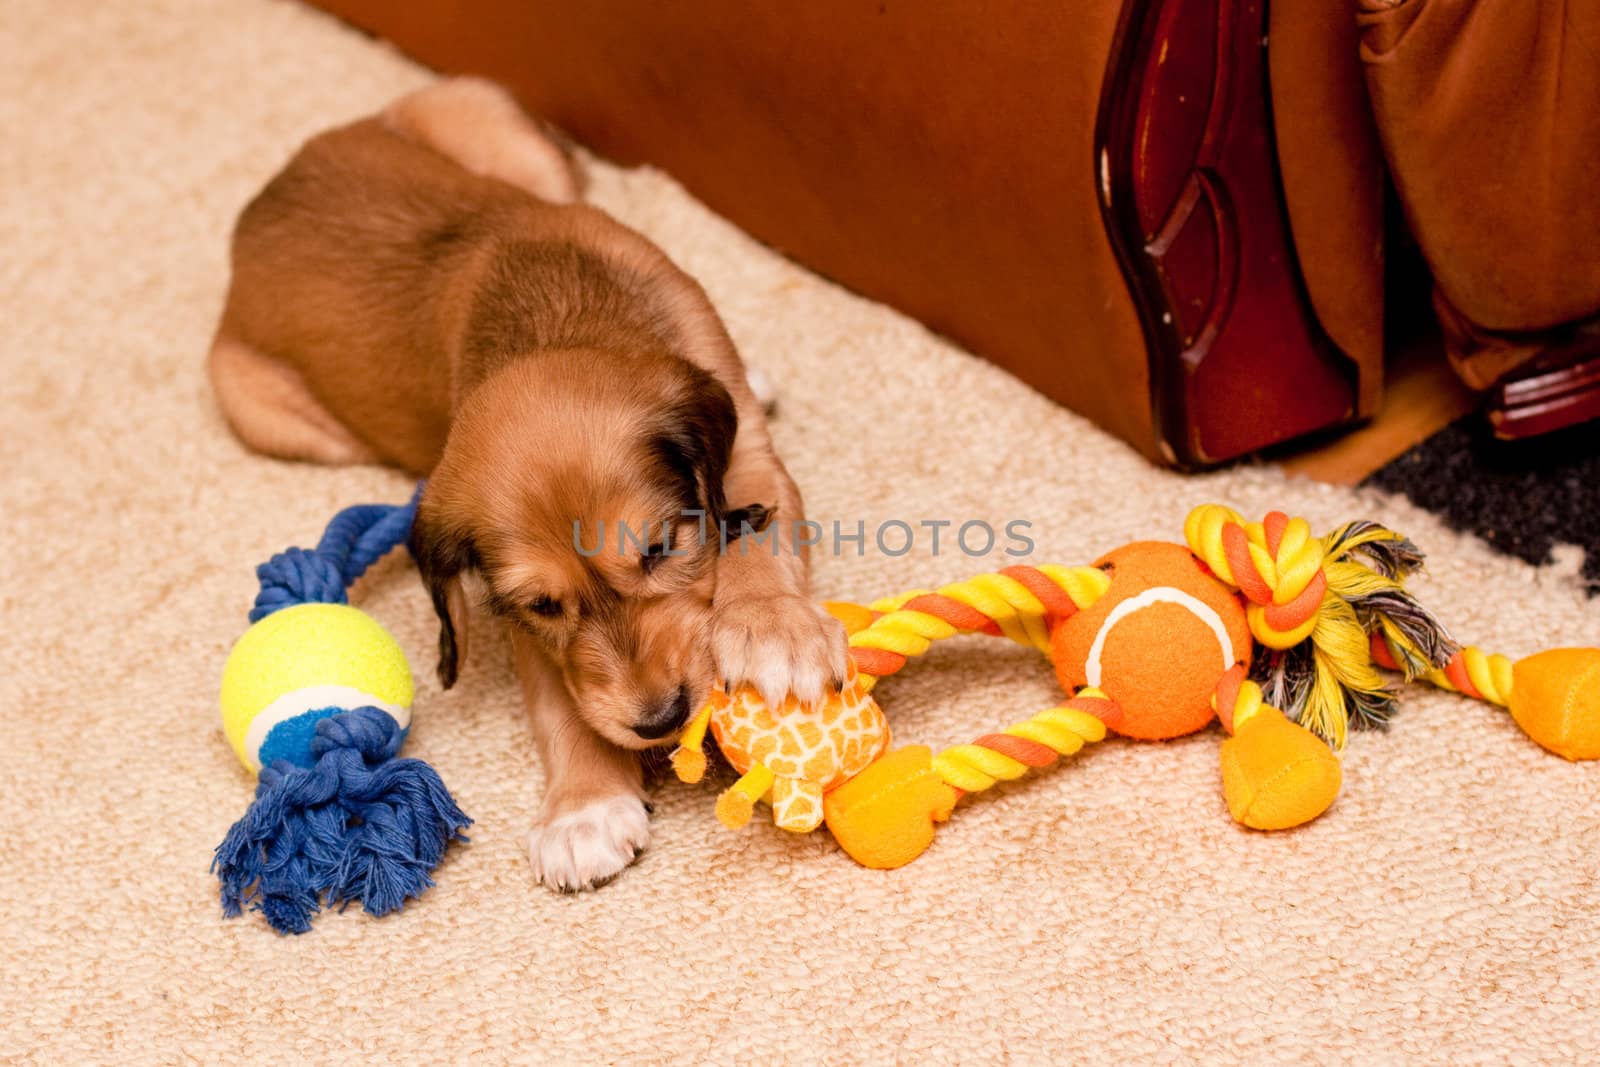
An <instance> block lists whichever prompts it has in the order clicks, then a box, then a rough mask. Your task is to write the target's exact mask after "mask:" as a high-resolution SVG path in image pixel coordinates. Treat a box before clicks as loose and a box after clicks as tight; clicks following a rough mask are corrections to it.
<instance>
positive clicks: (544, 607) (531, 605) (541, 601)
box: [528, 596, 561, 619]
mask: <svg viewBox="0 0 1600 1067" xmlns="http://www.w3.org/2000/svg"><path fill="white" fill-rule="evenodd" d="M528 610H529V611H531V612H533V613H534V614H535V615H539V616H542V617H543V618H546V619H554V618H558V617H559V616H560V615H561V601H559V600H551V599H550V598H549V597H547V596H541V597H535V598H534V599H532V600H530V601H529V602H528Z"/></svg>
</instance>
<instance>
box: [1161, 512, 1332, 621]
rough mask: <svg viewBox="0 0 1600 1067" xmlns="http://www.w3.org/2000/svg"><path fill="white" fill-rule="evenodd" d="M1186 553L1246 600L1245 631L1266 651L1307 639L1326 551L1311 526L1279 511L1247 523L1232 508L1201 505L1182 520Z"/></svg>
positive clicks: (1322, 586)
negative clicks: (1197, 558) (1247, 630)
mask: <svg viewBox="0 0 1600 1067" xmlns="http://www.w3.org/2000/svg"><path fill="white" fill-rule="evenodd" d="M1183 533H1184V538H1185V540H1187V541H1188V543H1189V550H1190V551H1191V552H1193V553H1194V554H1195V555H1196V556H1198V557H1200V559H1201V560H1203V561H1204V562H1205V565H1206V566H1207V567H1209V568H1211V572H1212V573H1213V574H1215V575H1216V576H1217V577H1218V578H1220V579H1222V580H1223V581H1224V582H1227V583H1228V584H1229V585H1231V586H1234V587H1235V588H1237V589H1238V590H1239V592H1240V593H1242V594H1243V595H1244V597H1245V599H1246V600H1247V601H1249V605H1248V607H1247V608H1246V609H1245V616H1246V618H1247V619H1248V621H1249V623H1250V633H1251V634H1252V635H1253V636H1254V637H1255V639H1256V640H1257V641H1259V642H1260V643H1261V644H1263V645H1265V646H1266V647H1267V648H1271V649H1277V650H1280V651H1282V650H1284V649H1289V648H1293V647H1294V646H1295V645H1298V644H1300V643H1301V642H1303V641H1304V640H1305V639H1306V638H1308V637H1310V636H1311V633H1312V631H1313V630H1315V629H1316V626H1317V617H1318V610H1319V609H1320V608H1321V607H1322V599H1323V597H1324V596H1325V595H1326V594H1327V591H1328V575H1327V573H1326V571H1325V570H1324V569H1323V564H1324V563H1325V562H1326V560H1327V552H1326V550H1325V549H1324V547H1323V544H1322V542H1321V541H1319V540H1318V539H1317V538H1316V537H1313V536H1312V534H1311V524H1310V523H1308V522H1306V520H1305V519H1300V518H1293V519H1291V518H1290V517H1289V516H1288V515H1285V514H1284V513H1283V512H1281V511H1270V512H1268V513H1267V515H1266V518H1264V519H1263V520H1262V521H1261V522H1246V521H1245V520H1244V519H1243V518H1241V517H1240V515H1239V513H1238V512H1236V511H1234V510H1233V509H1232V508H1229V507H1224V506H1222V505H1220V504H1205V505H1202V506H1200V507H1198V508H1195V509H1194V510H1193V511H1191V512H1190V513H1189V517H1188V518H1187V519H1186V520H1185V521H1184V524H1183Z"/></svg>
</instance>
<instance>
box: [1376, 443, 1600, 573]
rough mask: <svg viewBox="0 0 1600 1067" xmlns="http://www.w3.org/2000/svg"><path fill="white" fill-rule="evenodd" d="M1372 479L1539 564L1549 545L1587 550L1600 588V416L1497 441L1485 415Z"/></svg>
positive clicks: (1587, 566) (1587, 565)
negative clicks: (1547, 431) (1539, 434)
mask: <svg viewBox="0 0 1600 1067" xmlns="http://www.w3.org/2000/svg"><path fill="white" fill-rule="evenodd" d="M1364 484H1366V485H1372V486H1376V487H1378V488H1380V489H1385V490H1388V491H1389V492H1394V493H1403V494H1405V495H1406V496H1407V497H1409V498H1411V500H1412V501H1413V502H1414V503H1416V504H1417V505H1418V506H1419V507H1424V508H1427V509H1428V510H1429V511H1432V512H1434V513H1435V514H1437V515H1439V516H1440V517H1442V518H1443V519H1444V520H1445V521H1446V522H1448V523H1449V524H1450V525H1451V526H1452V527H1454V528H1455V529H1458V530H1466V531H1470V532H1472V533H1475V534H1477V535H1478V536H1479V537H1482V538H1483V539H1484V540H1485V541H1488V542H1489V543H1490V544H1491V545H1493V546H1494V547H1496V548H1497V549H1499V550H1500V551H1502V552H1507V553H1510V554H1512V555H1515V556H1520V557H1521V558H1523V559H1525V560H1527V561H1528V562H1529V563H1533V564H1545V563H1549V562H1550V549H1551V547H1552V546H1554V545H1558V544H1575V545H1579V546H1580V547H1582V548H1583V550H1584V551H1585V552H1586V553H1587V556H1586V558H1585V559H1584V563H1583V578H1584V582H1585V585H1586V586H1587V588H1588V590H1589V594H1590V595H1591V596H1593V595H1595V594H1597V593H1600V420H1596V421H1592V422H1589V423H1586V424H1583V425H1580V426H1574V427H1571V428H1570V429H1566V430H1562V431H1559V432H1557V433H1553V434H1546V435H1545V436H1543V437H1535V438H1530V439H1529V440H1526V441H1497V440H1495V439H1494V437H1493V435H1492V434H1490V432H1489V427H1488V424H1487V422H1486V421H1485V420H1484V419H1483V417H1482V416H1476V415H1475V416H1471V417H1468V418H1465V419H1462V420H1461V421H1460V422H1457V423H1455V424H1453V425H1451V426H1448V427H1446V428H1445V429H1443V430H1441V431H1439V432H1438V433H1436V434H1434V435H1433V436H1432V437H1430V438H1428V439H1427V440H1426V441H1424V442H1422V444H1420V445H1418V446H1417V447H1415V448H1413V449H1412V450H1411V451H1409V452H1407V453H1406V454H1405V455H1403V456H1401V457H1400V458H1398V459H1396V460H1394V461H1393V462H1391V463H1390V464H1389V465H1388V466H1386V467H1383V468H1381V469H1380V470H1378V471H1376V472H1374V473H1373V474H1372V475H1371V476H1370V477H1368V478H1367V480H1366V482H1365V483H1364Z"/></svg>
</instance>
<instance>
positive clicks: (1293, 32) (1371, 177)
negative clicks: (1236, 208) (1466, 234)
mask: <svg viewBox="0 0 1600 1067" xmlns="http://www.w3.org/2000/svg"><path fill="white" fill-rule="evenodd" d="M1268 18H1269V19H1270V25H1271V33H1270V37H1269V39H1270V42H1271V45H1270V47H1269V48H1268V50H1267V55H1268V60H1269V62H1270V64H1271V70H1272V111H1273V126H1274V131H1275V133H1276V135H1277V141H1278V165H1279V167H1280V168H1281V169H1282V172H1283V191H1284V197H1285V199H1286V200H1287V201H1288V206H1289V223H1290V227H1291V229H1292V230H1293V232H1294V245H1295V252H1296V253H1297V256H1298V258H1299V261H1300V271H1301V273H1302V274H1303V275H1304V277H1305V282H1306V288H1307V290H1308V291H1309V293H1310V296H1311V303H1312V305H1313V306H1314V307H1315V308H1316V309H1317V317H1318V318H1319V319H1320V320H1321V322H1322V327H1323V329H1325V330H1326V331H1327V332H1328V335H1329V336H1330V337H1331V338H1332V339H1333V341H1334V343H1335V344H1337V345H1338V346H1339V347H1340V348H1341V349H1342V350H1343V351H1344V352H1346V353H1347V354H1349V355H1351V356H1354V357H1355V358H1356V359H1357V360H1359V361H1361V362H1362V364H1363V365H1364V366H1368V367H1371V368H1374V371H1373V372H1372V373H1369V374H1365V375H1363V377H1362V380H1361V397H1360V406H1361V410H1362V413H1363V414H1371V413H1373V412H1375V411H1376V410H1377V407H1378V399H1379V394H1380V393H1381V391H1382V388H1383V376H1382V373H1381V368H1382V366H1383V301H1384V248H1383V238H1384V232H1383V196H1384V193H1383V156H1382V152H1381V150H1380V148H1379V145H1378V139H1377V135H1376V132H1375V131H1374V129H1373V125H1372V115H1371V111H1370V109H1369V108H1368V105H1367V94H1366V90H1365V86H1364V85H1363V83H1362V69H1361V60H1360V57H1359V56H1358V55H1357V51H1356V47H1357V41H1358V30H1357V27H1356V23H1355V20H1354V19H1353V18H1352V17H1351V12H1350V0H1273V3H1272V4H1271V6H1270V7H1269V8H1268Z"/></svg>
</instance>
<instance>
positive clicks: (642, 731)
mask: <svg viewBox="0 0 1600 1067" xmlns="http://www.w3.org/2000/svg"><path fill="white" fill-rule="evenodd" d="M688 721H689V690H688V689H686V688H685V687H683V686H679V687H678V691H677V692H676V693H674V694H672V695H671V696H669V697H667V699H665V700H663V701H662V702H661V703H659V704H657V705H656V706H655V707H653V708H651V709H650V710H648V711H646V712H645V713H644V714H643V715H641V716H640V717H639V721H638V722H636V723H634V724H633V732H634V733H636V734H638V735H639V736H640V737H642V738H644V739H645V740H646V741H657V740H660V739H661V738H663V737H666V736H667V735H668V734H670V733H671V732H672V731H674V730H676V729H677V728H678V727H680V726H682V725H683V724H684V723H686V722H688Z"/></svg>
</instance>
